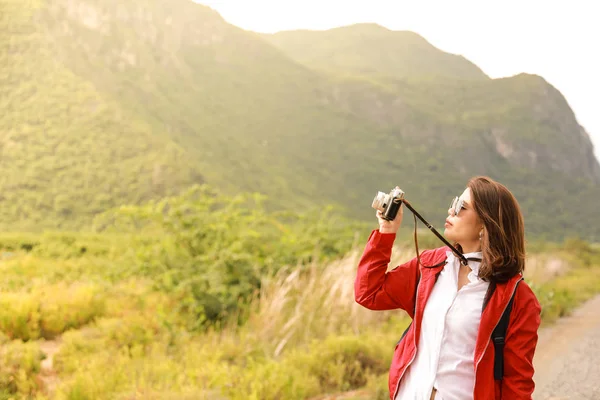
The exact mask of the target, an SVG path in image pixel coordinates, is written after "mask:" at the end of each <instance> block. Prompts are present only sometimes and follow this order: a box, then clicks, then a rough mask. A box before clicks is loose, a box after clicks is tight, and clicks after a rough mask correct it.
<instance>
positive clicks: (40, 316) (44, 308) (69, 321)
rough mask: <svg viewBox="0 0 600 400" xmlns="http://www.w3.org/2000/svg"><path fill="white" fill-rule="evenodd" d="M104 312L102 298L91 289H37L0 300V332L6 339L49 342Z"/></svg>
mask: <svg viewBox="0 0 600 400" xmlns="http://www.w3.org/2000/svg"><path fill="white" fill-rule="evenodd" d="M103 312H104V297H103V294H102V293H101V292H100V290H99V289H98V288H97V287H95V286H93V285H89V284H86V285H83V284H82V285H71V286H67V285H64V284H57V285H50V286H46V287H36V288H34V289H33V290H32V291H30V292H20V293H19V292H8V293H2V295H1V296H0V330H1V331H3V332H4V333H5V334H6V335H7V336H8V337H9V338H11V339H15V338H19V339H22V340H31V339H38V338H44V339H52V338H53V337H55V336H57V335H59V334H60V333H62V332H64V331H66V330H67V329H71V328H78V327H81V326H83V325H85V324H87V323H88V322H90V321H92V320H93V319H94V318H96V317H98V316H100V315H102V314H103Z"/></svg>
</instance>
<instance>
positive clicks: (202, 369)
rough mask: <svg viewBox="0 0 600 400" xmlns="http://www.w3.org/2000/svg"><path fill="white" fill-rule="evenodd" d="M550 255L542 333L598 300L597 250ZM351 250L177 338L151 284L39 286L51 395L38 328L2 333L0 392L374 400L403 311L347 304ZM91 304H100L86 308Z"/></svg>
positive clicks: (541, 261)
mask: <svg viewBox="0 0 600 400" xmlns="http://www.w3.org/2000/svg"><path fill="white" fill-rule="evenodd" d="M552 247H553V250H550V249H549V248H546V249H545V251H544V253H537V254H532V255H531V256H530V259H529V260H528V265H529V268H528V271H527V274H526V279H527V281H528V283H529V284H530V285H532V287H533V288H534V290H535V291H536V294H537V295H538V298H539V299H540V302H541V303H542V306H543V316H542V317H543V321H544V324H548V323H551V322H552V321H553V320H554V319H555V318H558V317H560V316H562V315H567V314H568V313H569V312H570V311H571V310H572V309H573V308H574V307H576V306H577V305H578V304H580V303H581V302H582V301H584V300H585V299H587V298H589V297H591V296H593V295H595V294H597V293H599V292H600V268H599V267H598V265H599V264H600V263H598V261H599V260H598V250H597V249H594V248H592V247H590V246H587V245H585V243H583V242H576V243H567V244H565V245H560V246H559V245H555V246H552ZM359 250H360V249H359ZM359 250H355V251H353V252H351V253H349V254H348V255H347V256H345V257H343V258H341V259H338V260H337V261H334V262H330V263H326V264H319V263H316V262H315V263H311V264H308V265H298V266H295V267H287V268H282V269H281V270H279V272H277V273H274V274H270V275H266V276H264V277H263V280H262V284H261V287H260V292H258V293H257V294H256V296H255V298H254V299H253V300H252V301H251V303H250V304H249V305H247V306H246V307H242V308H240V310H241V311H240V315H238V318H237V319H236V318H232V319H231V320H230V322H228V323H224V324H222V325H221V326H219V327H214V328H210V329H208V330H206V331H204V332H202V333H193V332H189V331H187V330H186V329H185V328H184V324H182V323H181V318H180V316H179V315H177V314H176V313H173V312H172V310H173V305H174V301H175V299H174V298H173V297H172V296H170V295H169V294H167V293H161V292H157V291H156V290H154V289H153V288H152V283H151V281H149V280H144V279H141V278H139V277H138V278H133V277H132V278H130V279H128V280H122V281H121V282H120V283H119V284H117V285H115V286H114V287H110V286H101V285H98V284H96V285H95V286H94V285H91V284H88V285H87V286H86V285H85V284H83V283H81V284H79V285H77V284H74V283H71V284H64V285H59V284H54V285H49V286H47V287H46V288H45V293H46V294H47V296H46V297H44V300H46V299H48V300H50V301H48V306H46V302H45V301H42V302H40V303H41V304H43V305H44V307H38V308H37V309H38V310H39V312H40V314H39V318H38V321H54V323H55V325H52V326H54V327H55V328H54V329H55V330H54V331H52V335H50V336H49V337H54V335H56V334H60V343H61V344H60V351H59V353H58V354H57V355H56V356H55V358H54V368H55V372H56V374H57V376H58V378H59V384H58V386H57V388H56V390H55V391H54V392H53V393H52V395H50V394H49V393H47V392H46V389H45V388H44V386H43V384H40V383H39V382H40V379H39V378H38V377H39V376H40V374H41V373H42V372H40V362H41V360H42V354H41V353H40V350H39V343H41V342H40V340H41V339H38V338H42V337H44V332H45V330H43V329H41V328H40V327H41V326H44V325H43V324H41V323H40V322H38V323H37V325H36V324H33V325H32V326H30V325H27V324H22V325H19V326H22V327H23V328H22V332H23V333H22V336H21V337H20V338H12V340H11V338H10V337H9V336H8V335H7V334H6V333H5V335H4V339H3V340H4V342H5V345H4V346H3V348H5V349H8V350H5V351H6V353H4V354H9V356H8V357H5V358H3V360H4V361H2V364H1V368H0V371H1V373H0V382H1V383H2V385H3V386H1V387H2V388H5V389H4V390H7V393H8V392H10V393H11V396H16V397H15V398H17V399H25V398H28V397H27V396H37V397H36V398H37V399H65V400H66V399H69V400H73V399H104V398H114V399H123V400H125V399H154V398H155V399H159V398H160V399H165V398H166V399H168V398H173V399H175V398H183V399H186V398H190V399H192V398H194V399H257V400H258V399H267V400H268V399H282V398H285V399H298V400H300V399H326V398H327V397H326V394H327V393H345V392H348V394H347V396H348V397H344V398H353V397H352V396H355V397H354V398H357V399H360V398H371V399H373V398H375V399H378V398H381V399H384V398H385V396H387V386H386V382H387V370H388V368H389V363H390V361H391V356H392V354H393V348H394V344H395V343H396V341H397V340H398V338H399V336H400V334H401V332H402V331H403V330H404V328H405V327H406V326H407V324H408V322H409V320H408V318H407V317H406V316H405V313H404V312H403V311H399V310H395V311H385V312H373V311H369V310H366V309H364V308H362V307H360V306H359V305H357V304H356V303H355V302H354V295H353V281H354V278H355V268H356V263H357V262H358V257H359V256H360V251H359ZM413 256H414V248H413V247H412V245H411V246H400V247H398V248H396V250H395V251H394V254H393V257H394V259H393V261H392V263H391V265H397V264H399V263H401V262H402V261H405V260H408V259H409V258H412V257H413ZM15 257H16V258H19V257H20V256H18V255H17V256H15ZM22 257H27V256H25V255H22ZM12 262H13V264H12V265H18V264H17V262H16V260H13V261H12ZM30 262H31V261H30ZM5 271H9V272H10V269H7V268H6V267H5ZM92 271H94V270H92ZM106 272H108V271H106ZM109 275H110V273H109ZM92 278H93V275H92V274H90V276H88V279H89V280H90V281H98V277H96V278H94V279H92ZM77 279H78V280H79V279H81V278H80V277H79V276H78V278H77ZM101 287H102V288H103V289H99V288H101ZM78 291H81V292H80V294H76V293H78ZM13 293H19V292H13ZM24 293H29V294H28V295H24V296H23V299H27V300H26V301H25V300H23V302H24V303H25V304H27V305H28V306H27V307H29V308H27V307H25V306H23V308H22V309H23V310H30V309H36V307H33V306H31V305H30V303H33V304H38V303H36V301H38V300H37V299H38V297H37V296H39V293H41V292H39V290H38V289H36V288H35V287H32V288H31V289H30V290H29V291H25V292H24ZM94 295H97V296H99V297H98V298H99V299H100V300H101V301H100V303H96V302H94V301H92V300H91V299H93V298H94ZM15 296H16V295H15ZM3 297H4V295H3ZM8 298H10V299H11V300H15V299H16V297H8ZM10 303H11V301H6V304H10ZM52 304H54V305H60V307H59V306H50V305H52ZM98 304H103V307H101V308H98ZM11 306H12V307H13V309H14V307H16V306H14V305H11ZM59 310H62V311H59ZM65 310H70V311H69V313H68V314H61V312H63V313H64V312H66V311H65ZM24 313H25V311H20V312H10V313H9V312H8V311H6V312H4V314H3V315H4V317H3V318H4V319H3V320H2V321H3V324H5V325H2V331H5V332H6V329H5V326H13V325H15V324H18V323H19V321H22V320H25V319H24V318H21V317H19V316H20V315H24ZM28 315H29V314H28ZM28 320H29V321H30V322H29V324H32V322H31V321H34V319H32V318H29V319H28ZM238 320H245V321H246V322H245V323H244V324H242V325H239V324H238V323H236V321H238ZM7 321H8V322H7ZM56 321H63V322H65V321H66V322H69V321H71V322H70V325H68V324H67V323H66V322H65V323H63V325H60V324H58V323H57V322H56ZM9 323H12V324H13V325H6V324H9ZM26 328H27V329H29V330H27V329H26ZM9 332H10V331H9ZM12 332H16V331H14V330H13V331H12ZM34 332H37V334H34ZM36 335H37V336H36ZM13 336H15V335H14V333H13ZM23 339H25V340H26V341H23ZM27 339H29V340H27ZM0 398H1V397H0Z"/></svg>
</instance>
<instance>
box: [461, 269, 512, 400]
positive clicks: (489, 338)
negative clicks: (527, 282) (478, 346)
mask: <svg viewBox="0 0 600 400" xmlns="http://www.w3.org/2000/svg"><path fill="white" fill-rule="evenodd" d="M522 280H523V278H521V279H519V280H518V281H517V283H519V282H520V281H522ZM517 283H515V288H514V289H513V292H512V293H511V296H510V297H512V296H514V294H515V292H516V291H517V288H518V285H517ZM510 297H509V302H510ZM507 307H508V303H506V305H505V306H504V308H503V309H502V314H504V311H506V308H507ZM502 314H500V318H502ZM499 323H500V319H499V320H498V321H496V325H494V328H493V329H492V332H494V329H496V327H497V326H498V324H499ZM490 340H492V338H491V335H490V336H489V337H488V339H487V342H485V346H484V348H483V352H481V355H480V356H479V359H478V360H477V362H476V363H475V380H474V382H473V383H474V384H473V398H475V388H476V387H477V368H479V363H480V362H481V359H482V358H483V355H484V353H485V349H487V347H488V345H489V344H490Z"/></svg>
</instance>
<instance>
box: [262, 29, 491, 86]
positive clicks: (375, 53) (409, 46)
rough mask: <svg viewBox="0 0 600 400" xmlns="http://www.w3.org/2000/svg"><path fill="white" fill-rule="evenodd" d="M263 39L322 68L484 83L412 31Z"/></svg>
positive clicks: (469, 66) (471, 67) (460, 60)
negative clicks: (458, 79) (459, 79)
mask: <svg viewBox="0 0 600 400" xmlns="http://www.w3.org/2000/svg"><path fill="white" fill-rule="evenodd" d="M263 37H264V38H265V39H266V40H268V41H269V42H270V43H272V44H273V45H275V46H276V47H277V48H279V49H281V50H283V51H284V52H285V53H286V54H288V55H289V56H290V57H292V58H293V59H294V60H297V61H298V62H300V63H302V64H307V65H311V66H313V67H316V68H320V69H324V70H348V71H353V72H357V73H362V74H377V75H384V76H389V77H393V78H402V79H411V80H432V79H436V78H437V79H443V78H461V79H469V80H484V79H489V78H488V77H487V76H486V75H485V74H484V73H483V71H481V69H480V68H479V67H477V66H476V65H475V64H473V63H472V62H470V61H468V60H467V59H465V58H464V57H462V56H458V55H454V54H448V53H444V52H443V51H440V50H439V49H437V48H435V47H434V46H432V45H431V44H430V43H429V42H427V40H425V39H424V38H423V37H422V36H419V35H418V34H416V33H414V32H410V31H391V30H389V29H387V28H384V27H382V26H380V25H377V24H366V23H365V24H355V25H350V26H344V27H340V28H333V29H329V30H326V31H310V30H295V31H282V32H277V33H275V34H263Z"/></svg>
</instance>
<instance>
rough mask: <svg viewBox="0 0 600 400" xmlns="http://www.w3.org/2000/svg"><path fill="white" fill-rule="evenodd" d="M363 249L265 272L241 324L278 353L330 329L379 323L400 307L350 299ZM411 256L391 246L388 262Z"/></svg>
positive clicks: (346, 329) (353, 328) (352, 329)
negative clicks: (373, 307) (371, 306)
mask: <svg viewBox="0 0 600 400" xmlns="http://www.w3.org/2000/svg"><path fill="white" fill-rule="evenodd" d="M361 254H362V249H361V250H360V251H359V250H356V251H354V252H352V253H350V254H349V255H348V256H346V257H345V258H343V259H341V260H338V261H336V262H333V263H330V264H328V265H325V266H322V265H315V264H312V265H309V266H299V267H296V268H293V269H282V270H280V271H279V272H278V273H277V274H276V275H274V276H271V277H268V278H265V279H264V280H263V282H262V288H261V292H260V296H259V297H258V299H257V300H256V301H255V304H253V306H252V307H251V309H253V310H255V311H254V312H253V313H252V314H251V316H250V318H249V320H248V322H247V324H246V326H245V329H247V330H248V331H250V332H254V334H255V335H257V339H258V340H260V341H261V342H263V343H270V346H271V349H270V351H271V354H272V355H274V356H277V355H279V354H281V352H282V351H283V350H284V349H285V348H286V347H295V346H296V345H298V344H300V343H308V342H310V341H311V340H314V339H322V338H324V337H327V336H328V335H330V334H341V333H353V334H356V335H358V334H360V333H361V332H362V331H363V330H364V329H366V328H372V327H374V326H377V325H381V324H383V323H385V322H386V321H388V320H390V318H391V317H392V316H401V317H403V316H404V312H402V311H397V310H396V311H386V312H373V311H370V310H367V309H365V308H364V307H362V306H360V305H358V304H357V303H356V302H355V301H354V280H355V278H356V268H357V265H358V261H359V258H360V256H361ZM412 257H414V250H413V252H412V253H411V250H410V249H401V248H396V249H395V250H394V253H393V257H392V261H391V262H390V268H393V267H395V266H396V265H398V264H400V263H402V262H404V261H407V260H409V259H410V258H412Z"/></svg>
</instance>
